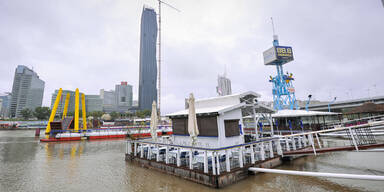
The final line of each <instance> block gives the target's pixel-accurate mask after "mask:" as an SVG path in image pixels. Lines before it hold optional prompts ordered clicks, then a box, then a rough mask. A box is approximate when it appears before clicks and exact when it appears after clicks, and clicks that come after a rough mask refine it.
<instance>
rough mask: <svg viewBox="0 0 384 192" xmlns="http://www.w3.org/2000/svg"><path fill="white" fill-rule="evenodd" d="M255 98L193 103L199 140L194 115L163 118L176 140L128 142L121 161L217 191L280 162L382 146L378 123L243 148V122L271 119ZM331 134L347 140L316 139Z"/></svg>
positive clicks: (239, 96)
mask: <svg viewBox="0 0 384 192" xmlns="http://www.w3.org/2000/svg"><path fill="white" fill-rule="evenodd" d="M258 97H259V95H258V94H256V93H254V92H246V93H243V94H235V95H229V96H224V97H217V98H209V99H202V100H197V101H196V105H194V106H195V107H196V110H195V112H196V114H195V116H196V120H197V123H196V124H197V128H198V132H199V133H201V135H200V134H199V135H197V138H196V140H195V142H194V140H193V139H192V138H193V137H194V136H193V135H191V132H190V126H191V125H188V124H189V121H188V118H189V117H191V115H193V114H191V113H188V112H187V111H188V110H183V111H179V112H175V113H171V114H168V115H167V116H168V117H169V118H171V119H172V126H173V127H174V135H171V136H167V137H162V138H156V137H155V139H142V140H127V145H126V152H125V153H126V156H125V158H126V160H127V161H129V162H132V163H135V164H138V165H139V166H142V167H145V168H149V169H154V170H158V171H161V172H164V173H167V174H171V175H175V176H178V177H181V178H184V179H187V180H190V181H193V182H196V183H200V184H204V185H207V186H211V187H215V188H221V187H224V186H227V185H230V184H232V183H235V182H237V181H239V180H241V179H244V178H247V177H248V176H249V175H252V173H253V172H252V171H253V169H252V168H253V167H263V168H273V167H276V166H278V165H280V164H281V163H282V162H283V160H284V159H294V158H297V157H299V156H300V155H304V154H313V155H317V154H318V153H325V152H332V151H345V150H362V149H367V148H374V147H382V146H384V144H383V143H378V142H377V141H376V140H375V138H374V135H373V134H372V133H371V130H370V129H371V127H374V126H383V125H384V121H383V120H382V119H376V120H375V122H369V123H367V124H364V125H356V126H350V127H338V128H332V129H327V130H321V131H307V132H302V133H298V134H289V135H279V136H273V137H265V138H257V140H256V141H251V142H245V138H244V125H243V120H242V118H243V117H244V116H253V117H255V118H257V117H258V116H261V113H263V114H264V115H265V116H268V114H270V115H269V116H272V112H273V110H271V109H270V108H268V107H265V106H262V105H260V104H258V102H257V99H258ZM271 125H273V124H271ZM272 127H273V126H272ZM272 129H273V128H272ZM256 131H257V129H256ZM332 132H344V133H347V134H348V136H349V137H348V138H347V140H345V139H344V142H341V144H340V145H338V144H337V145H336V144H335V143H328V142H324V141H322V140H321V139H320V135H319V134H325V133H332ZM345 141H347V142H345Z"/></svg>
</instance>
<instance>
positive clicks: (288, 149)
mask: <svg viewBox="0 0 384 192" xmlns="http://www.w3.org/2000/svg"><path fill="white" fill-rule="evenodd" d="M288 140H289V139H288V137H285V146H286V147H287V151H290V150H291V147H290V146H289V141H288Z"/></svg>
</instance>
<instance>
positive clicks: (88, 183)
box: [0, 131, 384, 192]
mask: <svg viewBox="0 0 384 192" xmlns="http://www.w3.org/2000/svg"><path fill="white" fill-rule="evenodd" d="M42 133H43V132H42ZM124 152H125V142H124V140H102V141H74V142H64V143H40V142H39V139H38V138H35V137H34V131H0V191H1V192H6V191H39V192H42V191H50V192H51V191H71V192H75V191H88V192H91V191H92V192H93V191H170V192H179V191H180V192H181V191H199V192H204V191H236V192H240V191H384V182H380V181H363V180H347V179H331V178H314V177H302V176H287V175H279V174H258V175H255V176H251V177H249V178H247V179H245V180H243V181H240V182H239V183H237V184H234V185H231V186H228V187H226V188H223V189H219V190H218V189H212V188H209V187H205V186H202V185H199V184H196V183H193V182H190V181H186V180H183V179H180V178H177V177H174V176H170V175H166V174H163V173H160V172H157V171H154V170H149V169H145V168H141V167H138V166H136V165H131V164H130V163H129V162H126V161H124ZM279 168H281V169H291V170H305V171H322V172H335V173H353V174H370V175H384V152H376V153H374V152H337V153H332V154H324V155H319V156H317V157H314V156H307V157H303V158H299V159H297V160H295V161H292V162H288V163H285V164H283V165H282V166H280V167H279Z"/></svg>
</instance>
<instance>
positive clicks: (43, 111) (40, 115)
mask: <svg viewBox="0 0 384 192" xmlns="http://www.w3.org/2000/svg"><path fill="white" fill-rule="evenodd" d="M33 114H34V116H35V117H36V118H37V119H39V120H48V118H49V116H50V115H51V110H50V109H49V107H36V108H35V111H34V113H33Z"/></svg>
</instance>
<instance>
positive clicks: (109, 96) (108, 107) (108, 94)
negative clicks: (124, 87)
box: [100, 89, 116, 113]
mask: <svg viewBox="0 0 384 192" xmlns="http://www.w3.org/2000/svg"><path fill="white" fill-rule="evenodd" d="M100 98H101V100H102V103H103V111H104V112H108V113H110V112H112V111H116V95H115V91H113V90H110V91H105V90H104V89H101V90H100Z"/></svg>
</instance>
